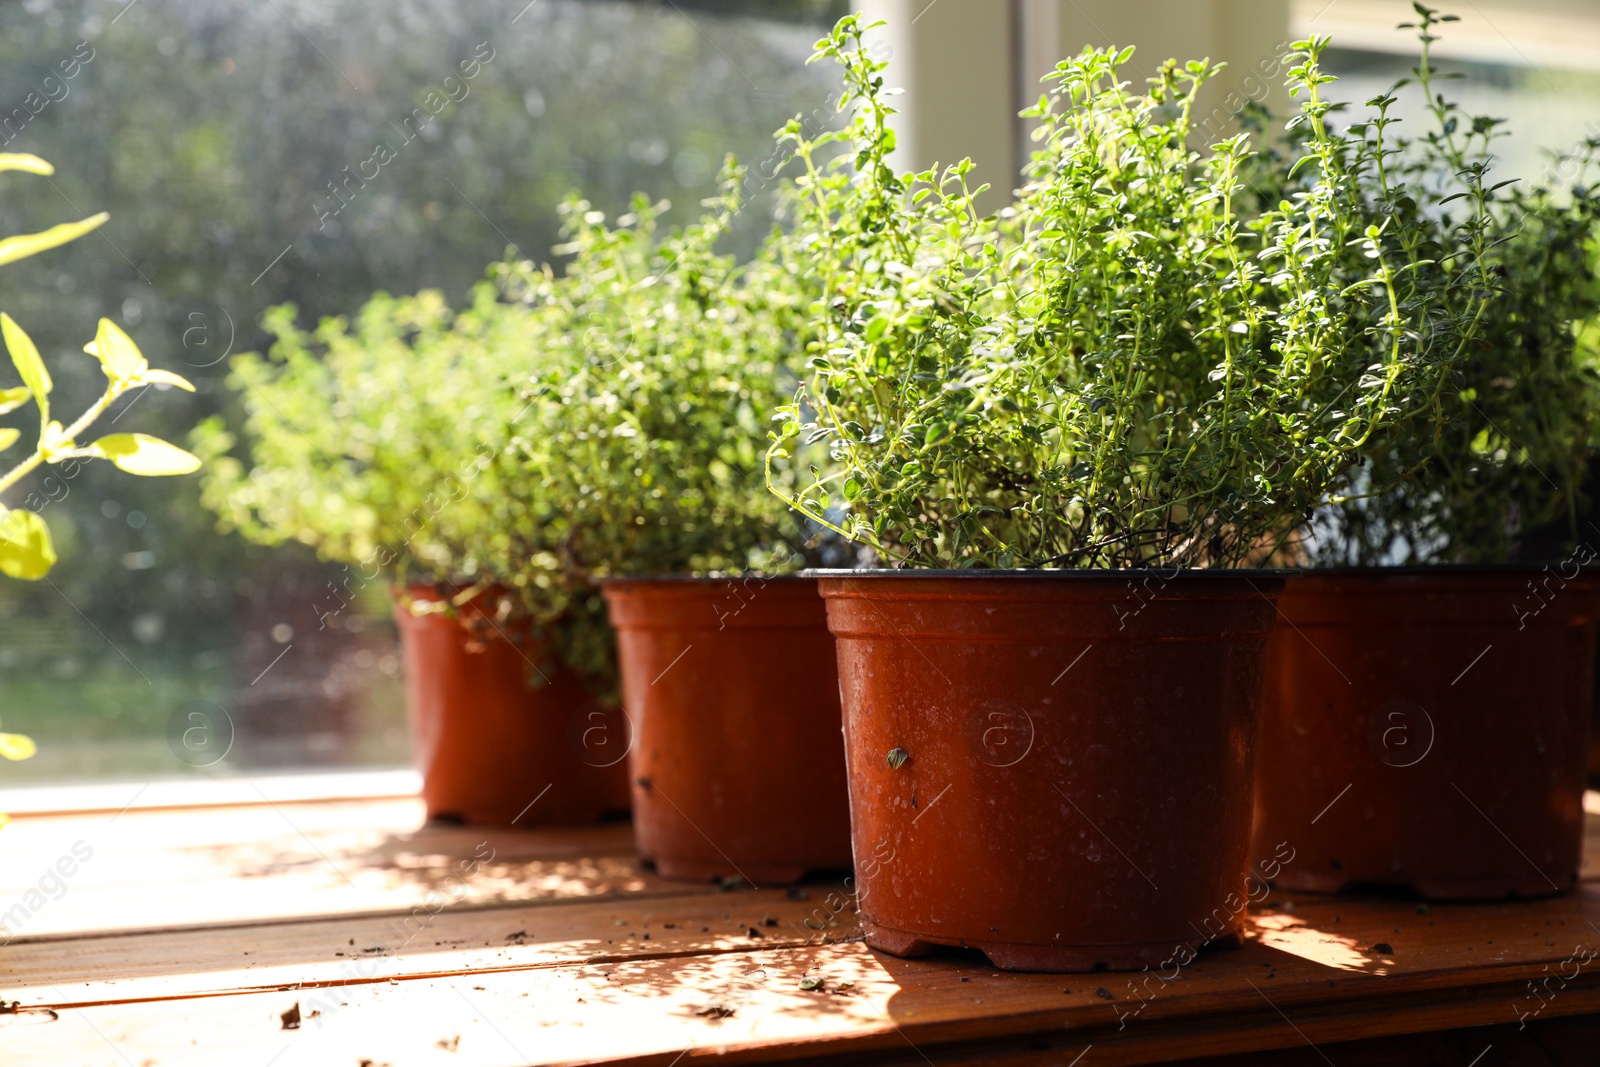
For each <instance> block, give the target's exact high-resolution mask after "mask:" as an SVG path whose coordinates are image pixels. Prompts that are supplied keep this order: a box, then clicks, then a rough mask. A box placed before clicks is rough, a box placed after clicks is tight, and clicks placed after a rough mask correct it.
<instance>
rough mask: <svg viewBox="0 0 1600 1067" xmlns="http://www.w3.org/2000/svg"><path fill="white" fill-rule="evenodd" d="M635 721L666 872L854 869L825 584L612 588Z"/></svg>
mask: <svg viewBox="0 0 1600 1067" xmlns="http://www.w3.org/2000/svg"><path fill="white" fill-rule="evenodd" d="M604 592H605V597H606V603H607V605H608V606H609V608H610V611H611V624H612V625H613V626H614V627H616V630H617V652H618V657H619V659H620V660H621V666H622V694H623V705H624V707H626V709H627V712H628V717H629V719H630V721H631V725H632V728H633V731H634V738H635V741H634V746H633V752H632V755H631V757H630V761H631V764H632V774H633V811H634V816H633V829H634V838H635V840H636V841H637V843H638V847H639V853H640V855H642V856H644V857H645V858H647V859H649V860H651V861H653V862H654V863H655V865H656V869H657V871H658V872H659V873H660V874H662V875H663V876H664V877H667V878H682V879H688V880H694V881H704V880H708V879H721V878H728V877H742V878H744V879H745V880H747V881H749V882H752V883H754V884H756V885H764V884H768V883H774V882H793V881H797V880H799V878H800V877H801V876H803V875H804V874H805V873H806V872H807V871H813V870H821V869H828V868H841V867H848V866H849V865H850V812H849V808H848V800H847V794H846V790H845V782H844V742H843V739H842V738H841V737H840V716H839V680H838V672H837V670H836V669H835V664H834V650H833V637H832V635H830V634H829V633H828V622H827V613H826V610H825V609H824V607H823V604H822V600H821V598H819V597H818V596H817V583H816V582H815V581H814V580H808V579H802V578H755V577H752V578H742V579H695V578H657V579H627V580H619V581H611V582H606V583H605V584H604Z"/></svg>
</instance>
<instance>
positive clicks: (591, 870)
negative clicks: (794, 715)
mask: <svg viewBox="0 0 1600 1067" xmlns="http://www.w3.org/2000/svg"><path fill="white" fill-rule="evenodd" d="M1597 835H1600V820H1597V819H1596V818H1595V817H1591V833H1590V838H1589V842H1588V844H1589V848H1588V860H1589V866H1588V868H1587V869H1586V879H1585V882H1584V884H1583V885H1582V886H1581V888H1580V889H1579V891H1578V892H1576V893H1573V894H1570V895H1568V896H1565V897H1558V898H1554V899H1549V900H1540V901H1529V902H1501V903H1493V904H1476V905H1468V904H1454V905H1445V904H1434V905H1431V906H1429V907H1427V908H1426V909H1422V908H1419V906H1418V904H1417V902H1415V901H1411V900H1397V899H1370V898H1369V899H1353V898H1348V897H1317V896H1313V895H1310V894H1290V893H1282V892H1274V893H1273V894H1272V896H1271V897H1270V898H1269V899H1268V901H1267V903H1266V905H1265V906H1264V907H1262V908H1260V909H1258V910H1257V911H1256V912H1255V913H1254V915H1253V918H1252V930H1251V935H1250V940H1249V941H1248V943H1247V944H1246V945H1245V946H1244V947H1243V948H1241V949H1238V950H1218V951H1208V952H1206V953H1204V954H1203V955H1202V956H1201V957H1200V958H1199V959H1198V960H1197V961H1195V962H1194V963H1193V964H1191V965H1190V966H1188V967H1185V968H1183V969H1182V971H1181V973H1180V974H1179V975H1178V976H1177V977H1176V978H1175V979H1173V980H1172V981H1169V982H1163V981H1160V980H1156V979H1147V977H1145V976H1130V975H1125V974H1110V973H1104V974H1090V975H1023V974H1008V973H1004V972H1000V971H996V970H993V969H992V968H990V967H988V966H987V965H986V964H985V963H984V961H983V960H982V958H981V957H979V956H976V955H952V956H945V957H936V958H931V959H922V960H901V959H895V958H893V957H890V956H885V955H882V954H879V953H874V952H872V951H869V950H868V949H867V948H866V947H865V946H864V945H863V944H862V943H861V942H860V940H859V938H858V936H857V934H858V931H857V928H856V925H855V919H854V915H853V912H852V910H851V909H850V907H849V902H848V898H847V897H845V896H844V895H843V893H842V887H841V886H839V885H836V884H832V883H827V882H818V883H815V884H809V885H806V886H804V887H802V888H801V889H800V890H799V891H797V892H792V891H787V890H785V889H782V888H759V889H755V888H745V889H739V890H735V891H727V892H724V891H721V890H719V889H717V888H715V887H710V886H706V887H701V886H696V885H684V884H681V883H672V882H666V881H663V880H661V879H660V878H658V877H656V876H655V875H654V874H653V873H652V872H651V871H649V870H648V869H645V868H643V867H642V866H641V865H640V864H639V862H638V860H637V857H636V856H635V854H634V852H633V849H632V841H631V832H630V829H629V827H627V826H626V825H613V826H601V827H592V828H584V829H561V830H515V829H513V830H506V829H485V828H475V827H439V826H424V825H423V812H422V807H421V804H420V802H419V801H417V800H416V799H415V798H399V799H363V800H338V799H326V798H325V799H323V800H321V801H320V802H316V803H312V802H295V801H288V800H283V801H273V802H271V803H266V804H255V805H239V806H232V807H229V806H223V807H210V808H193V807H191V808H181V809H179V808H167V809H164V810H150V809H141V808H139V807H137V806H135V807H130V808H128V809H125V810H122V811H120V812H118V813H107V812H106V811H99V812H82V811H80V812H75V813H72V814H67V815H54V816H46V815H34V816H31V817H28V818H24V819H19V820H17V822H15V823H14V824H13V825H12V826H10V827H8V828H7V829H6V830H5V831H4V832H3V833H0V923H8V924H10V925H11V927H12V929H11V930H10V931H9V932H10V940H9V942H4V943H0V999H3V1000H6V1001H14V1002H15V1009H14V1010H11V1011H8V1012H3V1013H0V1049H4V1054H3V1056H0V1060H3V1062H4V1063H5V1064H7V1067H21V1065H31V1064H40V1065H50V1067H56V1065H60V1064H69V1063H70V1064H73V1065H86V1067H100V1065H105V1067H126V1065H127V1064H141V1065H142V1064H153V1065H157V1067H174V1065H188V1064H193V1065H204V1067H212V1065H215V1064H220V1063H227V1064H243V1065H246V1067H249V1065H253V1064H260V1065H265V1064H268V1063H273V1064H275V1067H290V1065H299V1064H317V1065H321V1064H330V1065H332V1064H339V1065H354V1064H358V1063H361V1062H363V1061H367V1062H370V1063H371V1064H374V1065H376V1064H392V1065H396V1067H399V1065H401V1064H419V1065H423V1064H452V1065H474V1067H476V1065H490V1064H494V1065H505V1064H524V1063H527V1064H532V1063H550V1062H559V1063H580V1062H583V1063H587V1062H608V1063H637V1064H655V1065H658V1067H668V1065H669V1064H677V1063H680V1062H681V1063H682V1064H684V1065H687V1064H689V1063H691V1062H694V1061H696V1060H699V1059H701V1058H703V1057H709V1056H716V1058H717V1062H719V1063H747V1062H799V1061H803V1060H804V1061H809V1060H815V1061H816V1062H819V1063H820V1062H829V1063H837V1062H861V1063H908V1064H916V1063H923V1062H934V1063H940V1064H944V1063H962V1064H966V1063H972V1064H976V1063H991V1062H999V1063H1006V1064H1034V1063H1039V1064H1043V1063H1055V1064H1063V1065H1065V1064H1072V1063H1080V1067H1097V1065H1102V1064H1123V1063H1129V1064H1131V1063H1150V1062H1162V1061H1167V1060H1170V1059H1186V1058H1187V1059H1191V1060H1194V1059H1198V1058H1201V1057H1226V1058H1227V1059H1225V1060H1223V1061H1220V1062H1228V1063H1254V1062H1256V1061H1255V1060H1252V1059H1239V1058H1237V1057H1240V1056H1242V1055H1244V1054H1247V1053H1253V1052H1261V1053H1263V1054H1270V1056H1271V1057H1272V1058H1270V1059H1268V1060H1264V1061H1261V1062H1270V1063H1274V1064H1276V1063H1294V1064H1298V1063H1302V1062H1304V1063H1308V1064H1320V1063H1323V1062H1324V1059H1323V1057H1324V1056H1327V1057H1328V1058H1329V1059H1331V1061H1332V1062H1336V1063H1344V1062H1360V1063H1363V1064H1370V1063H1378V1062H1406V1061H1407V1059H1413V1060H1419V1061H1420V1060H1427V1059H1428V1057H1429V1056H1431V1055H1433V1053H1432V1052H1428V1053H1427V1054H1426V1055H1424V1054H1423V1053H1420V1052H1418V1051H1417V1050H1418V1049H1419V1048H1421V1046H1419V1045H1417V1044H1416V1042H1419V1041H1427V1040H1435V1039H1434V1038H1427V1037H1424V1036H1416V1035H1428V1034H1443V1036H1442V1037H1439V1038H1437V1040H1441V1041H1445V1040H1447V1041H1449V1042H1451V1043H1452V1044H1451V1045H1450V1048H1451V1049H1455V1050H1457V1051H1456V1052H1453V1053H1451V1055H1452V1056H1456V1057H1457V1058H1449V1057H1445V1058H1438V1059H1435V1060H1433V1062H1448V1063H1456V1062H1459V1063H1460V1064H1461V1065H1462V1067H1466V1065H1467V1064H1468V1063H1469V1062H1471V1060H1472V1057H1473V1056H1474V1055H1479V1054H1480V1053H1481V1051H1482V1048H1483V1047H1484V1046H1492V1047H1493V1048H1495V1049H1497V1050H1499V1051H1500V1053H1501V1054H1502V1055H1503V1054H1504V1053H1505V1051H1506V1050H1507V1049H1508V1048H1510V1047H1511V1044H1512V1043H1513V1042H1515V1041H1517V1040H1521V1039H1522V1035H1521V1032H1519V1031H1518V1030H1517V1024H1518V1018H1519V1016H1518V1013H1519V1012H1525V1013H1529V1022H1530V1026H1529V1030H1528V1033H1530V1034H1531V1033H1538V1032H1546V1031H1550V1029H1551V1028H1552V1027H1561V1026H1565V1027H1568V1028H1570V1027H1573V1026H1579V1027H1582V1026H1590V1027H1593V1025H1594V1019H1593V1015H1594V1013H1600V963H1597V962H1594V961H1592V960H1591V961H1586V962H1583V963H1582V964H1581V965H1580V964H1577V963H1572V962H1567V961H1571V960H1573V959H1574V956H1575V954H1577V955H1579V956H1581V955H1582V954H1583V952H1584V948H1585V947H1587V948H1588V949H1589V950H1590V951H1591V952H1592V951H1593V950H1594V949H1595V948H1597V947H1600V881H1595V880H1594V877H1595V875H1596V873H1597V872H1596V870H1595V867H1594V861H1596V860H1600V840H1597ZM63 857H65V858H66V860H67V861H68V862H65V863H64V862H63ZM68 869H70V871H71V873H70V874H68V873H61V872H63V871H66V870H68ZM52 872H56V873H54V874H53V873H52ZM19 906H20V907H21V908H22V910H21V911H20V912H19V911H16V910H15V909H16V908H17V907H19ZM7 909H11V910H10V911H8V910H7ZM8 916H9V918H8ZM807 919H810V920H811V921H812V925H813V926H814V925H819V919H822V920H827V922H824V923H820V925H822V929H821V930H820V931H819V930H814V929H812V928H811V927H810V926H808V925H807ZM828 923H831V924H832V925H828ZM1380 945H1381V946H1385V947H1386V948H1387V949H1388V950H1389V951H1382V950H1380V949H1378V948H1375V947H1374V946H1380ZM1562 974H1566V975H1567V977H1565V978H1556V979H1552V975H1562ZM807 977H818V978H822V979H823V980H824V985H823V987H822V989H821V990H815V991H810V990H802V989H801V988H800V981H801V979H802V978H807ZM1530 981H1543V982H1546V983H1547V984H1545V985H1544V986H1543V987H1542V988H1543V989H1545V990H1547V992H1545V993H1544V994H1542V995H1540V996H1535V995H1534V994H1532V993H1531V992H1530V991H1529V982H1530ZM846 983H849V985H848V986H847V985H846ZM1535 1009H1538V1012H1537V1014H1536V1015H1535V1014H1532V1013H1533V1012H1534V1011H1535ZM296 1011H297V1012H298V1013H299V1017H300V1022H299V1024H298V1026H297V1027H295V1028H285V1014H286V1013H289V1018H290V1021H292V1020H293V1012H296ZM313 1013H315V1014H313ZM1585 1016H1588V1017H1589V1018H1587V1019H1585V1018H1583V1017H1585ZM1596 1033H1600V1030H1596V1029H1591V1030H1589V1031H1586V1034H1587V1036H1585V1037H1582V1040H1584V1041H1587V1042H1588V1044H1587V1045H1583V1046H1580V1047H1588V1048H1591V1049H1592V1048H1593V1047H1595V1045H1594V1041H1595V1039H1596V1038H1595V1036H1594V1035H1595V1034H1596ZM1407 1035H1412V1036H1407ZM1569 1036H1570V1035H1569ZM1357 1038H1360V1039H1366V1040H1367V1041H1369V1042H1371V1041H1373V1040H1375V1039H1381V1045H1380V1047H1382V1048H1388V1049H1392V1050H1393V1052H1394V1055H1395V1057H1397V1058H1393V1059H1381V1058H1380V1059H1375V1058H1371V1057H1370V1056H1367V1057H1366V1058H1360V1059H1352V1060H1349V1061H1347V1060H1346V1059H1344V1058H1342V1056H1341V1053H1340V1049H1349V1048H1350V1047H1351V1046H1340V1045H1338V1044H1337V1043H1339V1042H1343V1041H1349V1040H1352V1039H1357ZM1313 1043H1314V1044H1313ZM1469 1046H1470V1047H1469ZM1429 1048H1432V1046H1429ZM1085 1050H1087V1051H1085ZM1080 1054H1083V1057H1084V1058H1083V1059H1082V1060H1081V1061H1078V1060H1075V1057H1077V1056H1079V1055H1080ZM280 1057H281V1058H280ZM1495 1062H1511V1061H1510V1060H1501V1059H1497V1058H1493V1057H1491V1058H1488V1059H1484V1060H1483V1061H1482V1063H1481V1064H1479V1067H1489V1064H1491V1063H1495ZM1541 1062H1544V1061H1541ZM1558 1062H1559V1061H1558Z"/></svg>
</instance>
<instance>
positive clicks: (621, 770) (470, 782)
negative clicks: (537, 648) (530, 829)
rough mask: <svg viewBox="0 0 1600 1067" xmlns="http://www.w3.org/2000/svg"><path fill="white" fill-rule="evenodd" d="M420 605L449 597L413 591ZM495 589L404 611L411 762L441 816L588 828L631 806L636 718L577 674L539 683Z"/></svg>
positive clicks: (400, 612)
mask: <svg viewBox="0 0 1600 1067" xmlns="http://www.w3.org/2000/svg"><path fill="white" fill-rule="evenodd" d="M407 593H408V595H409V597H410V598H411V599H412V600H413V601H414V602H415V603H416V605H417V606H418V607H419V608H422V607H426V606H428V605H434V606H438V605H441V604H442V601H443V598H442V597H441V595H440V593H439V592H438V590H437V589H436V588H435V587H434V586H431V585H412V586H410V587H408V589H407ZM495 595H496V594H493V593H486V594H484V595H483V596H481V597H479V598H478V599H476V600H474V601H472V602H471V603H468V604H466V605H465V606H463V607H462V608H460V609H459V610H458V612H457V613H456V614H449V613H446V612H442V611H434V612H428V613H426V614H418V613H416V612H415V611H413V610H411V609H408V608H407V607H406V606H405V604H403V603H399V602H397V603H396V605H395V611H394V617H395V623H396V625H397V626H398V627H399V629H400V651H401V657H402V660H403V662H404V667H405V682H406V715H407V719H408V720H409V724H410V728H411V752H412V759H413V761H414V762H415V763H416V765H417V767H418V769H419V770H420V771H421V772H422V799H423V801H424V802H425V803H426V804H427V807H428V815H429V817H430V818H436V819H445V820H452V821H461V822H468V823H485V824H496V825H508V824H511V823H513V822H514V823H515V824H516V825H518V826H530V825H536V824H537V825H548V824H553V823H587V822H594V821H596V820H599V819H601V818H604V817H608V816H611V815H618V814H622V813H625V812H626V811H627V808H628V783H627V767H626V763H625V761H624V759H623V756H624V754H625V753H626V752H627V729H626V722H625V720H624V719H623V717H622V715H621V714H620V712H619V711H618V710H617V709H615V708H609V709H608V708H606V707H603V706H602V705H600V704H599V703H598V702H597V701H596V700H595V699H594V697H593V696H591V695H590V694H589V692H588V690H586V689H585V688H584V686H583V685H582V683H581V682H579V681H578V679H577V678H576V677H575V676H574V675H572V674H571V673H570V672H567V671H560V670H558V671H556V672H554V673H553V675H551V672H549V670H548V668H547V669H546V674H547V675H550V676H549V677H548V680H547V682H545V683H543V684H537V685H532V686H530V685H529V684H528V679H529V677H530V676H531V675H533V673H534V671H533V666H532V663H531V662H530V661H531V660H532V659H534V658H536V657H532V656H530V655H527V654H526V649H525V648H523V647H519V644H518V643H517V640H521V639H520V638H518V639H517V640H513V637H514V636H515V635H513V634H511V633H509V632H507V630H506V628H505V624H503V623H497V622H494V621H491V620H492V610H493V609H492V607H488V605H489V604H490V603H492V601H493V600H494V598H495Z"/></svg>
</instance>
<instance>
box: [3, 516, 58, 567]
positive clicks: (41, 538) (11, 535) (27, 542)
mask: <svg viewBox="0 0 1600 1067" xmlns="http://www.w3.org/2000/svg"><path fill="white" fill-rule="evenodd" d="M55 562H56V550H55V546H54V545H53V544H52V543H51V541H50V528H49V527H48V526H46V525H45V524H44V520H43V519H41V518H40V517H39V516H38V515H37V514H35V513H34V512H32V511H23V510H21V509H17V510H6V509H4V508H0V574H6V575H9V576H10V577H12V578H21V579H24V580H26V581H38V580H39V579H40V578H43V577H44V576H45V575H46V574H48V573H50V568H51V567H53V566H55Z"/></svg>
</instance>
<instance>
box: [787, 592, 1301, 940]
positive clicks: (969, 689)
mask: <svg viewBox="0 0 1600 1067" xmlns="http://www.w3.org/2000/svg"><path fill="white" fill-rule="evenodd" d="M818 573H819V574H820V576H821V589H822V595H823V597H824V598H825V599H826V600H827V604H828V622H829V626H830V628H831V629H832V631H833V633H834V635H835V638H836V640H837V642H838V654H839V675H840V684H841V692H842V696H843V702H844V716H845V742H846V754H847V758H848V761H849V772H850V811H851V822H852V838H853V844H854V848H855V858H856V877H857V880H858V893H859V901H860V909H861V921H862V925H863V927H864V929H865V932H866V937H867V943H868V944H869V945H871V946H873V947H874V948H878V949H882V950H884V951H887V952H891V953H894V954H896V955H919V954H922V953H925V952H928V951H931V950H932V949H933V948H934V947H935V946H939V945H951V946H962V947H968V948H976V949H979V950H981V951H982V952H984V953H985V954H986V955H987V956H988V957H989V959H990V960H991V961H992V962H993V963H994V964H995V965H997V966H999V967H1003V968H1007V969H1012V970H1041V971H1089V970H1097V969H1105V968H1114V969H1135V968H1139V967H1144V966H1150V967H1152V968H1154V967H1158V966H1162V965H1167V966H1182V965H1183V964H1184V963H1186V962H1188V960H1190V959H1192V958H1193V957H1194V954H1195V952H1197V951H1198V950H1200V949H1201V948H1203V947H1204V946H1206V945H1212V944H1225V943H1232V942H1234V941H1235V940H1236V939H1237V935H1238V932H1239V930H1240V928H1241V926H1242V924H1243V922H1244V915H1245V911H1246V909H1247V907H1248V904H1249V901H1250V899H1251V898H1252V896H1257V897H1258V896H1259V894H1260V891H1261V890H1262V889H1264V884H1263V883H1262V882H1261V880H1260V878H1259V876H1257V877H1254V878H1252V877H1251V872H1250V870H1249V866H1248V862H1249V857H1248V848H1249V837H1250V811H1251V782H1252V766H1251V762H1252V757H1253V752H1254V743H1255V729H1256V717H1257V711H1258V708H1259V704H1260V693H1261V672H1262V662H1263V656H1264V651H1265V643H1266V637H1267V634H1268V632H1269V631H1270V630H1271V629H1272V626H1273V623H1274V618H1275V613H1274V609H1273V601H1274V599H1275V598H1276V597H1277V595H1278V593H1279V591H1280V590H1281V588H1282V586H1283V579H1282V578H1281V577H1280V576H1278V575H1276V574H1271V573H1264V572H1254V571H1231V572H1230V571H1220V572H1218V571H1181V570H1179V571H1167V572H1156V571H1137V572H1135V571H1123V572H1113V571H1070V572H1038V571H1033V572H981V573H979V572H970V571H969V572H928V571H922V572H918V571H881V572H837V571H824V572H818ZM891 754H892V756H891Z"/></svg>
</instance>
